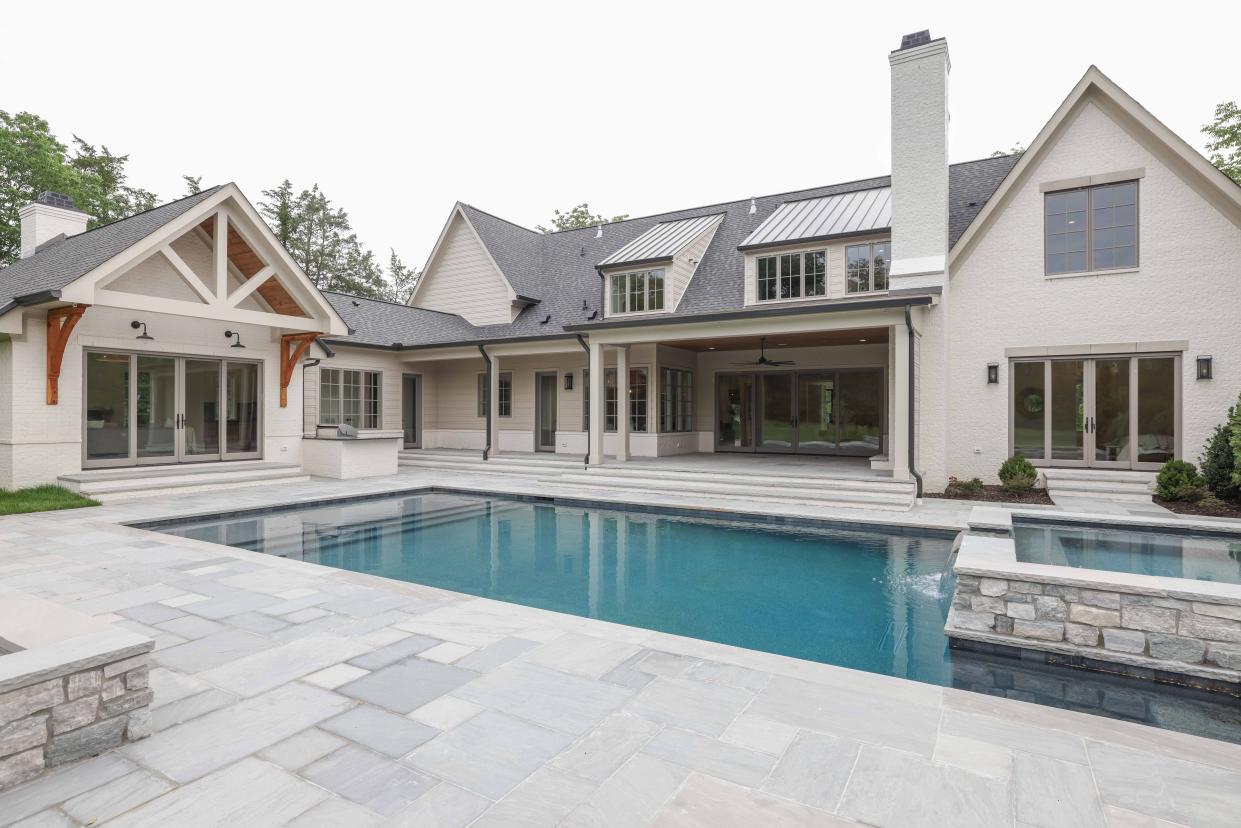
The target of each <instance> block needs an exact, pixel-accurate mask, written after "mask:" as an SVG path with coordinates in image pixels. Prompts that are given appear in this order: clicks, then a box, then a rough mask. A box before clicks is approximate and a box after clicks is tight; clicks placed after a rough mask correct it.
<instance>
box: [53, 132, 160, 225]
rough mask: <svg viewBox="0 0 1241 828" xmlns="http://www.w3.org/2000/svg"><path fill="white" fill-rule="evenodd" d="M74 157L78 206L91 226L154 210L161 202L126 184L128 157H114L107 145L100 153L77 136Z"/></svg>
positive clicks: (146, 192)
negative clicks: (89, 218) (85, 214)
mask: <svg viewBox="0 0 1241 828" xmlns="http://www.w3.org/2000/svg"><path fill="white" fill-rule="evenodd" d="M73 147H74V150H73V151H74V156H73V158H72V159H71V160H70V161H69V165H70V166H71V167H73V169H75V170H77V172H78V178H79V180H78V190H77V193H76V195H75V197H74V203H75V204H77V206H78V207H79V208H80V209H82V210H85V211H86V212H87V213H89V214H90V215H91V226H92V227H93V226H97V225H100V224H108V223H109V222H113V221H116V220H117V219H122V218H125V217H126V216H132V215H133V214H134V213H141V212H143V211H144V210H150V209H151V208H152V207H154V206H155V205H156V203H157V202H158V201H159V199H158V198H157V197H156V195H155V193H153V192H151V191H150V190H143V189H140V188H138V187H131V186H129V185H128V184H126V183H125V182H126V180H127V179H128V177H129V176H128V174H127V173H126V172H125V165H126V164H127V163H128V162H129V156H128V155H113V154H112V152H111V151H110V150H109V149H108V147H107V146H106V145H103V144H101V145H100V146H99V148H98V149H96V148H95V147H94V146H93V145H91V144H88V143H87V142H86V141H83V140H82V139H81V138H79V137H78V136H77V135H74V136H73Z"/></svg>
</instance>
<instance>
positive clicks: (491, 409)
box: [478, 344, 496, 460]
mask: <svg viewBox="0 0 1241 828" xmlns="http://www.w3.org/2000/svg"><path fill="white" fill-rule="evenodd" d="M478 352H479V353H480V354H482V355H483V361H484V362H486V363H487V426H486V428H487V437H486V440H485V441H484V443H483V460H486V459H487V455H489V454H491V418H492V417H494V416H495V410H496V407H495V406H494V405H493V404H492V400H491V357H489V356H487V346H486V345H481V344H480V345H479V346H478Z"/></svg>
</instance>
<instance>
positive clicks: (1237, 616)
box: [945, 575, 1241, 682]
mask: <svg viewBox="0 0 1241 828" xmlns="http://www.w3.org/2000/svg"><path fill="white" fill-rule="evenodd" d="M945 632H947V634H948V635H949V636H956V637H960V638H966V639H974V640H983V641H988V642H993V643H1001V644H1009V645H1012V646H1017V647H1026V648H1029V649H1034V650H1051V651H1054V652H1060V653H1074V654H1079V655H1083V656H1087V657H1090V658H1095V659H1098V660H1101V661H1115V662H1119V663H1122V664H1126V665H1131V666H1140V667H1153V668H1156V669H1160V670H1166V671H1169V672H1180V673H1187V674H1189V675H1195V676H1201V677H1205V678H1211V679H1220V680H1223V681H1229V682H1237V681H1241V607H1239V606H1231V605H1227V604H1213V603H1204V602H1201V601H1186V600H1181V599H1178V598H1166V597H1160V596H1153V595H1139V594H1135V593H1129V592H1121V591H1113V590H1096V589H1086V588H1083V587H1075V586H1063V585H1059V584H1047V583H1038V582H1035V581H1027V580H1014V579H1005V578H987V577H980V576H977V575H960V576H958V577H957V588H956V592H955V594H954V595H953V597H952V609H951V610H950V612H949V614H948V624H947V626H946V627H945Z"/></svg>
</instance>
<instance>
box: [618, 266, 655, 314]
mask: <svg viewBox="0 0 1241 828" xmlns="http://www.w3.org/2000/svg"><path fill="white" fill-rule="evenodd" d="M608 282H609V286H608V295H609V296H610V297H611V300H610V303H609V313H611V314H621V313H645V312H647V311H661V310H663V309H664V271H663V268H658V269H656V270H635V271H633V272H631V273H613V274H612V275H610V276H608Z"/></svg>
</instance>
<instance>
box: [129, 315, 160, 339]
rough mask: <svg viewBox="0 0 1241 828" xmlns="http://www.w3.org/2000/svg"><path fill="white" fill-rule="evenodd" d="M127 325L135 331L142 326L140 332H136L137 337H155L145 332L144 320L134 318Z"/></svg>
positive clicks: (145, 324)
mask: <svg viewBox="0 0 1241 828" xmlns="http://www.w3.org/2000/svg"><path fill="white" fill-rule="evenodd" d="M129 327H131V328H133V329H134V330H135V331H136V330H138V329H139V328H142V333H140V334H138V337H137V338H138V339H155V337H153V336H151V335H150V334H149V333H147V323H145V322H139V321H138V320H137V319H135V320H134V321H133V322H130V323H129Z"/></svg>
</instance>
